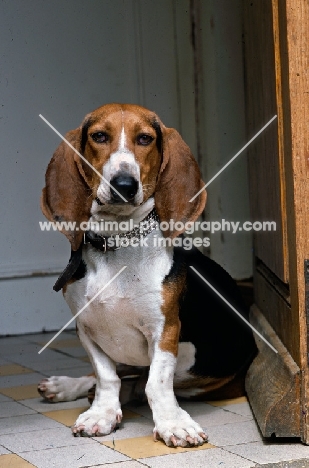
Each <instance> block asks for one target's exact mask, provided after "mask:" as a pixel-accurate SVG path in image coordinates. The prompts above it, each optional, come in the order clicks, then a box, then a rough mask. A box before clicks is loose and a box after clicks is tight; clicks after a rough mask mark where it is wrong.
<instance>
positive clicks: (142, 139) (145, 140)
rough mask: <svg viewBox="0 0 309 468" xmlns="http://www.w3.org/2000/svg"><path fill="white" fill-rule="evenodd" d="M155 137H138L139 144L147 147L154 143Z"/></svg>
mask: <svg viewBox="0 0 309 468" xmlns="http://www.w3.org/2000/svg"><path fill="white" fill-rule="evenodd" d="M153 140H154V139H153V137H152V136H150V135H138V137H137V144H138V145H143V146H147V145H150V143H151V142H152V141H153Z"/></svg>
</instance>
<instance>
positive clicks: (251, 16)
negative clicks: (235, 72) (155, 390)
mask: <svg viewBox="0 0 309 468" xmlns="http://www.w3.org/2000/svg"><path fill="white" fill-rule="evenodd" d="M308 25H309V2H307V1H304V0H244V50H245V86H246V112H247V123H248V126H247V130H248V138H249V137H250V136H253V135H254V133H256V132H257V131H258V130H259V129H260V128H261V127H262V126H263V125H264V124H265V123H266V122H267V121H268V120H269V119H270V118H271V117H273V116H274V115H277V119H276V121H274V122H273V123H272V124H271V125H270V126H269V127H268V128H267V129H266V130H265V132H264V133H263V134H262V135H261V136H260V137H259V138H258V139H257V140H256V141H255V142H254V143H253V144H252V145H251V147H250V148H249V151H248V163H249V184H250V195H251V209H252V217H253V219H254V220H259V221H264V220H274V221H276V224H277V230H276V231H275V232H258V233H256V234H255V238H254V256H255V266H254V291H255V301H254V302H255V304H254V305H253V307H252V309H251V321H252V324H253V325H254V326H255V327H256V328H257V329H258V330H259V331H260V332H261V333H262V334H263V335H264V336H265V337H266V338H267V339H268V340H269V341H270V342H271V343H272V344H273V345H274V346H275V348H276V349H277V351H278V354H275V353H274V352H273V351H272V350H271V349H270V348H269V347H268V346H267V345H265V344H264V343H263V342H261V341H260V340H257V343H258V347H259V354H258V356H257V358H256V359H255V361H254V362H253V364H252V366H251V368H250V369H249V372H248V375H247V380H246V388H247V393H248V396H249V400H250V403H251V406H252V409H253V411H254V414H255V416H256V419H257V422H258V424H259V426H260V429H261V431H262V434H263V435H264V436H266V437H268V436H271V435H273V434H275V435H276V436H278V437H300V438H301V440H302V441H304V442H305V443H309V431H308V428H309V415H308V410H309V408H308V406H309V405H308V399H309V386H308V375H309V373H308V349H307V348H308V315H309V285H308V284H307V288H306V279H307V283H309V262H308V264H307V263H306V260H307V261H308V259H309V148H308V135H309V79H308V75H309V63H308V62H309V60H308V59H309V53H308V51H309V27H308ZM306 290H307V293H306ZM306 294H307V297H306ZM306 303H307V306H306Z"/></svg>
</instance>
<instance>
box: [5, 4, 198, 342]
mask: <svg viewBox="0 0 309 468" xmlns="http://www.w3.org/2000/svg"><path fill="white" fill-rule="evenodd" d="M187 5H188V1H182V0H181V1H177V14H176V13H175V5H174V2H173V1H166V0H157V1H156V2H153V1H152V0H118V1H117V2H115V1H114V0H92V1H91V2H85V1H83V0H74V1H73V0H69V1H65V2H63V1H62V0H53V1H52V2H44V1H41V2H40V1H37V0H27V1H23V0H10V1H7V2H1V7H0V8H1V12H0V48H1V71H0V73H1V78H0V80H1V81H0V95H1V119H0V124H1V130H0V131H1V183H0V199H1V213H0V219H1V231H0V236H1V239H0V259H1V264H0V278H1V279H0V301H1V302H0V307H1V316H0V335H1V334H16V333H25V332H34V331H40V330H42V329H43V328H45V329H56V328H60V327H61V326H62V325H63V324H64V323H66V322H67V321H68V320H69V318H70V317H71V315H70V312H69V311H68V308H67V306H66V304H65V303H64V300H63V298H62V295H61V293H60V292H59V293H54V292H52V285H53V284H54V282H55V279H56V276H55V275H54V276H46V277H41V276H39V275H44V274H46V273H48V272H50V273H55V272H60V271H62V269H63V268H64V267H65V265H66V263H67V261H68V258H69V254H70V248H69V244H68V242H67V241H66V239H65V237H64V236H62V235H61V234H59V233H42V232H41V231H40V230H39V225H38V222H39V220H44V217H43V215H42V214H41V211H40V207H39V199H40V194H41V190H42V187H43V186H44V173H45V169H46V167H47V164H48V162H49V160H50V158H51V156H52V153H53V151H54V150H55V148H56V147H57V146H58V144H59V141H60V140H59V137H58V136H57V135H55V134H54V133H53V132H52V131H51V129H50V128H49V127H48V126H47V125H46V124H45V123H44V122H43V121H42V120H41V119H40V118H39V114H40V113H41V114H43V115H44V116H45V117H46V118H47V119H48V120H49V121H50V122H51V123H52V124H53V125H54V126H55V127H56V128H57V129H58V130H59V131H60V132H61V133H63V134H64V133H65V132H66V131H68V130H70V129H72V128H75V127H77V126H78V125H79V124H80V122H81V121H82V119H83V117H84V115H85V114H86V113H87V112H89V111H91V110H92V109H94V108H96V107H98V106H100V105H102V104H104V103H107V102H113V101H117V102H131V103H139V104H142V105H145V106H147V107H149V108H151V109H153V110H154V111H156V112H157V113H158V114H159V115H160V117H161V118H162V120H163V122H164V123H166V124H167V125H168V126H175V127H177V128H178V129H179V130H180V131H181V130H182V129H183V130H184V131H183V134H184V137H185V139H186V140H187V141H188V143H189V144H190V145H191V146H194V138H195V137H194V136H195V130H194V121H192V122H191V121H190V120H189V119H188V117H186V116H185V117H184V119H183V125H181V119H180V107H181V106H186V109H187V111H188V110H189V111H190V109H191V108H192V102H193V94H192V83H193V71H192V67H191V65H190V64H191V62H192V60H191V57H190V52H191V48H190V42H189V35H190V18H189V16H188V15H187ZM178 18H180V19H178ZM177 28H178V29H179V31H180V40H181V41H182V42H185V46H184V47H183V48H182V51H181V52H182V53H183V54H185V55H186V59H187V60H188V64H187V76H186V77H185V78H186V79H185V84H182V85H181V86H180V85H178V84H177V83H178V79H179V75H178V67H179V63H178V55H177V54H179V50H178V51H177V46H176V41H177ZM190 74H191V76H190ZM190 87H191V92H188V93H186V95H185V96H184V97H183V99H181V98H180V93H181V92H182V91H181V90H182V89H185V90H188V88H190Z"/></svg>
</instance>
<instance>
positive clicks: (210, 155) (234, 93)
mask: <svg viewBox="0 0 309 468" xmlns="http://www.w3.org/2000/svg"><path fill="white" fill-rule="evenodd" d="M194 3H195V7H196V18H197V28H198V31H200V33H199V41H198V54H199V66H200V75H201V76H200V87H201V89H200V99H199V116H200V125H199V128H200V138H201V148H202V167H203V174H204V179H205V181H209V180H210V179H211V178H212V177H213V176H215V174H217V172H218V171H219V170H220V169H221V168H222V167H223V166H224V165H225V164H226V163H227V162H228V161H229V160H230V159H231V158H232V157H233V156H234V155H235V154H236V153H237V152H238V151H239V150H240V149H241V148H242V147H243V146H244V145H245V144H246V143H247V141H248V140H249V139H250V138H251V137H252V136H253V135H251V136H250V137H249V138H248V136H247V134H246V121H245V99H244V67H243V44H242V31H243V29H242V8H243V6H242V5H243V2H242V0H229V1H227V0H207V1H204V0H195V1H194ZM258 130H259V128H258V129H257V131H258ZM207 192H208V200H207V206H206V210H205V218H206V219H207V220H210V221H222V219H225V220H227V221H234V222H235V221H239V222H241V223H242V222H244V221H247V220H249V221H250V220H251V215H250V207H249V191H248V175H247V155H246V152H245V151H244V152H243V153H242V154H241V155H239V156H238V158H237V159H236V160H235V161H234V162H233V163H232V164H231V165H230V166H228V167H227V168H226V169H225V171H224V172H222V173H221V174H220V175H219V176H218V178H217V179H215V180H214V181H213V182H212V183H211V184H210V185H209V186H208V187H207ZM210 242H211V244H210V256H211V257H212V258H213V259H214V260H216V261H217V262H218V263H220V264H221V265H222V266H223V267H224V268H225V269H226V270H227V271H228V272H229V273H230V274H231V275H232V276H233V278H235V279H244V278H249V277H250V276H251V275H252V257H253V256H252V233H251V232H245V231H241V232H238V233H237V234H233V233H232V232H227V231H225V232H218V233H216V234H212V235H211V236H210Z"/></svg>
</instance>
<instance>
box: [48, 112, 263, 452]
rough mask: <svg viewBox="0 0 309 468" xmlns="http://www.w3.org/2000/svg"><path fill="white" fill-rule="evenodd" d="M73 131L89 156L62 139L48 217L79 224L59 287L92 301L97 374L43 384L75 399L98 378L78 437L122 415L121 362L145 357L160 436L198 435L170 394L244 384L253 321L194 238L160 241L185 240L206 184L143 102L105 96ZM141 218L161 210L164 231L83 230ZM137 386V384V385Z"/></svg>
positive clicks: (55, 397) (179, 440) (229, 392)
mask: <svg viewBox="0 0 309 468" xmlns="http://www.w3.org/2000/svg"><path fill="white" fill-rule="evenodd" d="M66 138H67V140H68V141H69V142H70V143H71V145H73V147H74V148H76V150H77V151H78V152H79V153H80V154H82V155H83V157H84V158H85V159H86V161H85V160H83V159H81V157H80V156H79V155H78V154H76V153H75V152H74V151H73V150H72V149H71V148H70V147H69V146H68V145H67V143H65V142H63V143H61V144H60V146H59V147H58V149H57V150H56V152H55V154H54V156H53V158H52V160H51V162H50V164H49V166H48V169H47V172H46V187H45V188H44V189H43V196H42V210H43V213H44V214H45V216H46V217H47V218H48V219H49V220H50V221H66V222H69V221H71V222H75V223H76V229H75V230H71V231H68V230H64V231H63V232H64V234H65V235H66V236H67V238H68V239H69V241H70V243H71V248H72V256H71V261H70V264H69V265H68V267H67V269H66V272H65V273H64V274H63V275H62V277H61V278H60V279H59V280H58V284H57V283H56V285H57V286H56V289H60V288H63V294H64V297H65V300H66V301H67V303H68V304H69V306H70V308H71V310H72V313H73V314H74V315H75V314H77V313H78V312H79V311H80V310H81V309H82V308H83V307H84V306H85V305H86V304H87V303H88V302H91V303H89V305H88V306H87V307H86V308H85V310H83V312H82V313H81V314H80V315H78V317H77V320H76V321H77V332H78V336H79V338H80V340H81V342H82V345H83V347H84V348H85V350H86V351H87V353H88V355H89V358H90V360H91V363H92V365H93V368H94V371H95V376H85V377H80V378H76V379H73V378H70V377H65V376H63V377H50V378H49V379H44V380H43V381H42V382H41V383H40V384H39V391H40V393H41V395H43V396H44V397H45V398H46V399H48V400H50V401H68V400H73V399H76V398H78V397H80V396H84V395H87V392H88V390H89V389H90V388H91V387H92V386H93V385H94V384H96V390H95V397H94V401H93V404H92V406H91V407H90V409H88V410H87V411H86V412H84V413H83V414H81V415H80V416H79V417H78V419H77V421H76V423H75V425H74V426H73V428H72V430H73V433H74V434H75V435H81V436H93V435H103V434H108V433H110V432H111V431H112V430H113V429H114V428H115V426H116V425H117V424H118V423H120V421H121V418H122V412H121V405H120V401H119V393H120V386H121V379H120V377H119V375H120V376H121V375H123V374H121V371H120V372H118V373H117V365H116V364H118V363H120V364H122V365H126V366H133V368H132V369H133V370H132V372H131V374H132V373H133V374H135V373H136V369H141V368H142V369H143V368H145V369H147V368H148V367H149V375H148V378H147V379H146V380H147V383H146V387H145V392H146V395H147V399H148V402H149V405H150V407H151V409H152V413H153V419H154V423H155V428H154V435H155V438H162V439H163V440H164V441H165V443H166V444H167V445H172V446H178V445H180V446H186V445H199V444H203V443H204V442H205V441H206V440H207V436H206V434H205V433H204V430H203V429H202V428H201V427H200V426H199V425H198V424H197V423H196V422H195V421H193V420H192V419H191V417H190V416H189V414H188V413H187V412H186V411H184V410H183V409H181V408H180V407H179V405H178V403H177V400H176V398H175V394H176V395H177V396H180V397H184V398H203V397H204V396H206V395H207V396H208V398H211V397H212V396H214V395H216V396H217V397H219V398H220V397H221V398H222V397H235V396H239V395H241V394H243V392H244V388H243V381H244V375H245V373H246V370H247V368H248V365H249V364H250V362H251V360H252V357H253V356H254V353H255V344H254V340H253V337H252V334H251V331H250V329H249V328H247V327H246V326H245V325H244V324H243V322H242V321H241V320H239V318H237V316H236V315H235V314H234V313H233V312H232V311H231V310H230V309H229V307H228V306H227V305H225V303H224V302H222V300H221V299H220V298H219V297H218V296H217V295H216V294H215V293H214V292H212V291H211V290H210V289H209V288H208V287H207V286H206V285H205V283H203V281H202V280H201V279H200V278H199V277H198V276H197V275H196V274H195V273H194V272H193V271H192V269H190V268H188V265H193V266H194V267H195V268H196V269H197V270H198V271H199V272H200V273H201V275H203V276H204V277H205V278H206V279H207V280H208V281H209V282H210V283H212V284H213V286H214V287H215V288H216V289H217V290H218V291H219V292H220V293H221V294H222V295H224V296H225V297H226V299H227V300H228V301H229V302H230V303H231V304H232V305H234V307H237V308H238V310H239V311H240V312H241V313H243V314H244V315H246V313H247V311H246V309H245V307H244V306H243V303H242V300H241V297H240V295H239V292H238V290H237V287H236V286H235V283H234V281H233V280H232V279H231V277H230V276H229V275H228V274H227V273H226V272H225V271H224V270H223V269H222V268H221V267H220V266H219V265H217V264H216V263H215V262H213V261H212V260H210V259H209V258H207V257H205V256H203V255H202V254H201V253H200V252H199V251H198V250H197V249H191V250H190V251H186V250H185V249H183V248H181V247H174V246H173V245H172V243H164V242H162V240H164V239H165V238H170V239H175V238H177V237H179V239H182V233H183V231H184V229H181V223H178V224H177V221H178V222H179V221H181V222H182V223H183V225H185V223H187V222H192V221H195V220H196V219H197V218H198V216H199V215H200V214H201V212H202V211H203V209H204V206H205V202H206V192H205V191H202V192H201V194H200V195H199V196H198V197H197V198H195V199H194V201H193V202H191V203H190V202H189V200H190V199H191V198H192V197H193V196H194V195H195V194H196V193H197V192H198V191H199V190H200V189H201V188H202V187H203V182H202V180H201V177H200V172H199V169H198V166H197V163H196V162H195V159H194V157H193V156H192V154H191V152H190V149H189V148H188V146H187V145H186V144H185V143H184V141H183V140H182V138H181V137H180V135H179V133H178V132H177V131H176V130H174V129H172V128H166V127H165V126H164V125H163V123H162V122H161V121H160V119H159V118H158V116H157V115H156V114H154V113H153V112H151V111H149V110H147V109H145V108H143V107H139V106H136V105H128V104H125V105H123V104H108V105H105V106H103V107H100V108H99V109H97V110H95V111H93V112H92V113H90V114H88V115H87V116H86V118H85V119H84V122H83V123H82V125H81V126H80V127H79V128H77V129H76V130H73V131H71V132H69V133H68V134H67V135H66ZM87 161H88V163H89V164H87ZM93 168H94V169H95V170H94V169H93ZM102 176H103V177H102ZM145 219H146V220H147V221H148V222H149V221H150V224H148V226H149V225H150V226H151V223H153V222H155V221H158V219H159V220H160V222H163V221H166V222H167V223H169V225H168V226H169V227H168V229H167V230H165V231H163V232H161V231H160V230H152V228H150V229H149V228H147V229H143V228H141V229H140V239H138V235H137V231H136V229H135V230H134V231H133V234H132V232H131V233H129V234H127V235H126V236H125V237H126V238H128V237H129V238H130V237H131V238H132V235H133V238H134V240H135V241H136V242H135V245H129V246H127V247H124V246H122V247H120V248H118V247H119V246H117V248H115V245H114V244H112V246H110V240H111V239H114V238H115V235H117V234H120V239H122V240H123V237H121V235H122V234H123V233H121V232H119V231H117V228H115V227H114V226H112V227H111V228H110V229H108V230H105V227H104V229H103V230H99V231H96V232H92V231H91V229H90V231H88V232H87V233H86V236H85V241H84V240H83V234H84V232H83V230H82V229H80V226H81V225H82V223H84V222H89V221H90V222H94V221H96V222H98V223H100V222H101V221H102V220H104V221H117V222H118V223H119V222H127V221H129V220H133V225H134V226H139V223H141V222H144V221H145ZM170 220H173V224H172V223H170ZM175 224H176V227H177V226H178V227H179V226H180V229H175ZM140 226H141V225H140ZM136 236H137V239H136ZM124 266H126V269H125V270H123V271H122V272H121V274H119V275H118V276H117V277H116V278H115V279H114V280H113V281H112V282H111V283H110V284H109V285H108V286H107V287H106V288H105V289H103V290H102V292H101V293H99V294H98V292H99V291H100V290H101V289H102V288H103V287H104V285H106V284H107V283H108V282H109V281H110V280H111V279H112V278H114V277H115V275H116V274H117V273H118V272H119V271H120V270H121V268H122V267H124ZM95 296H96V297H95ZM118 370H119V368H118ZM127 374H130V372H127ZM135 390H136V392H135V394H136V393H139V392H140V385H138V384H136V388H135ZM174 392H175V393H174Z"/></svg>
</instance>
